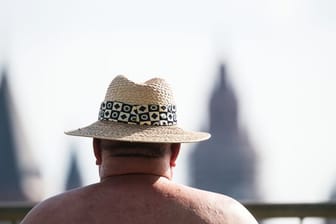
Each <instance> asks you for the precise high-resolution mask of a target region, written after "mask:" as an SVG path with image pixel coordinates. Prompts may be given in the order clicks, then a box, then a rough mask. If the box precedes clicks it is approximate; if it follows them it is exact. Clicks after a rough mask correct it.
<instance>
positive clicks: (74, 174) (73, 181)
mask: <svg viewBox="0 0 336 224" xmlns="http://www.w3.org/2000/svg"><path fill="white" fill-rule="evenodd" d="M78 166H79V164H78V157H77V156H76V154H75V151H74V150H73V151H72V152H71V157H70V167H69V172H68V176H67V180H66V186H65V189H66V190H71V189H74V188H77V187H81V186H83V181H82V178H81V175H80V171H79V167H78Z"/></svg>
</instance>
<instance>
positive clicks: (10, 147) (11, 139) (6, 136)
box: [0, 69, 27, 201]
mask: <svg viewBox="0 0 336 224" xmlns="http://www.w3.org/2000/svg"><path fill="white" fill-rule="evenodd" d="M7 78H8V77H7V72H6V70H5V69H4V70H3V71H2V74H1V76H0V82H1V83H0V201H26V200H27V197H26V196H25V194H24V191H23V189H22V175H21V169H20V164H19V160H18V157H17V152H18V148H17V145H16V141H15V133H14V127H15V126H14V125H13V119H14V118H13V116H12V115H13V108H12V99H11V96H10V90H9V85H8V80H7Z"/></svg>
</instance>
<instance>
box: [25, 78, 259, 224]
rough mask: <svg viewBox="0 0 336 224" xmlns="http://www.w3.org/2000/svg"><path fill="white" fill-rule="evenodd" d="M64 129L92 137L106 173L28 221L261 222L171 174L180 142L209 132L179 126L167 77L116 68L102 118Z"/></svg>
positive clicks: (47, 205)
mask: <svg viewBox="0 0 336 224" xmlns="http://www.w3.org/2000/svg"><path fill="white" fill-rule="evenodd" d="M66 134H68V135H74V136H84V137H92V138H93V151H94V155H95V158H96V164H97V165H98V167H99V175H100V179H101V181H100V182H99V183H96V184H93V185H90V186H86V187H83V188H78V189H75V190H72V191H69V192H65V193H63V194H60V195H57V196H55V197H52V198H50V199H47V200H45V201H43V202H41V203H40V204H39V205H37V206H36V207H35V208H33V209H32V211H31V212H29V213H28V215H27V216H26V217H25V218H24V220H23V222H22V223H23V224H29V223H34V224H38V223H49V224H53V223H55V224H56V223H57V224H59V223H69V224H71V223H73V224H76V223H78V224H86V223H87V224H93V223H99V224H104V223H106V224H107V223H108V224H111V223H118V224H119V223H123V224H130V223H146V224H154V223H160V224H172V223H174V224H186V223H187V224H189V223H190V224H255V223H257V222H256V220H255V219H254V218H253V216H252V215H251V214H250V213H249V212H248V211H247V210H246V209H245V208H244V207H243V206H242V205H241V204H240V203H238V202H237V201H235V200H234V199H232V198H230V197H227V196H224V195H220V194H216V193H211V192H207V191H202V190H198V189H194V188H190V187H187V186H184V185H180V184H176V183H174V182H172V181H171V180H172V177H173V168H174V167H175V165H176V159H177V157H178V154H179V151H180V144H181V143H182V142H197V141H202V140H206V139H208V138H209V137H210V135H209V134H208V133H204V132H191V131H185V130H183V129H181V128H179V127H178V126H177V121H176V107H175V103H174V98H173V93H172V91H171V89H170V87H169V85H168V84H167V83H166V82H165V81H164V80H162V79H159V78H154V79H151V80H149V81H147V82H145V83H143V84H137V83H134V82H132V81H130V80H128V79H127V78H126V77H124V76H117V77H116V78H115V79H114V80H113V81H112V82H111V84H110V86H109V88H108V90H107V93H106V96H105V100H104V102H103V103H102V104H101V107H100V112H99V119H98V121H97V122H95V123H93V124H91V125H89V126H87V127H84V128H81V129H77V130H74V131H70V132H67V133H66ZM204 150H206V149H204Z"/></svg>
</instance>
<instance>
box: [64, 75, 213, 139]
mask: <svg viewBox="0 0 336 224" xmlns="http://www.w3.org/2000/svg"><path fill="white" fill-rule="evenodd" d="M65 134H67V135H74V136H83V137H93V138H99V139H109V140H118V141H130V142H157V143H159V142H160V143H182V142H198V141H203V140H206V139H208V138H210V134H209V133H205V132H193V131H186V130H183V129H182V128H180V127H178V126H177V120H176V106H175V102H174V97H173V93H172V90H171V88H170V86H169V85H168V84H167V83H166V81H165V80H163V79H160V78H153V79H150V80H148V81H146V82H145V83H143V84H140V83H135V82H132V81H130V80H128V79H127V78H126V77H125V76H122V75H119V76H117V77H115V78H114V79H113V80H112V82H111V84H110V86H109V87H108V89H107V92H106V95H105V100H104V102H103V103H102V104H101V106H100V111H99V117H98V121H96V122H94V123H93V124H91V125H89V126H87V127H84V128H79V129H77V130H74V131H69V132H65Z"/></svg>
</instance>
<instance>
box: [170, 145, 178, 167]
mask: <svg viewBox="0 0 336 224" xmlns="http://www.w3.org/2000/svg"><path fill="white" fill-rule="evenodd" d="M180 147H181V143H172V144H171V146H170V150H171V155H170V166H171V167H175V166H176V160H177V156H178V154H179V152H180Z"/></svg>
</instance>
